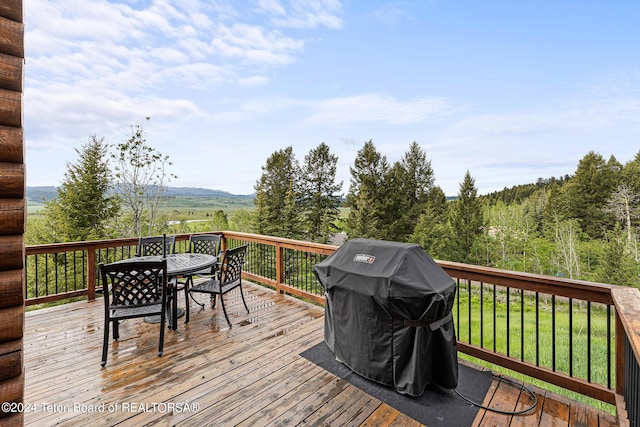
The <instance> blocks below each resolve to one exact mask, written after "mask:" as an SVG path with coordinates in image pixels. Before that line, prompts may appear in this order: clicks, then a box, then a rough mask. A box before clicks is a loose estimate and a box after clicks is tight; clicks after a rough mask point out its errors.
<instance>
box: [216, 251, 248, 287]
mask: <svg viewBox="0 0 640 427" xmlns="http://www.w3.org/2000/svg"><path fill="white" fill-rule="evenodd" d="M246 252H247V245H243V246H238V247H237V248H233V249H227V250H226V251H224V252H223V255H222V262H221V263H220V265H219V270H218V272H219V273H218V274H220V279H219V280H220V283H222V284H223V285H224V284H225V283H232V282H235V281H239V280H241V279H242V265H243V264H244V257H245V254H246Z"/></svg>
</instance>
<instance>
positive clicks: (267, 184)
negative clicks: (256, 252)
mask: <svg viewBox="0 0 640 427" xmlns="http://www.w3.org/2000/svg"><path fill="white" fill-rule="evenodd" d="M255 190H256V197H255V199H254V204H255V205H256V224H255V228H256V232H257V233H259V234H264V235H267V236H279V237H289V238H299V237H302V235H303V230H302V226H301V219H300V213H301V205H300V197H301V193H300V167H299V165H298V161H297V160H296V159H295V156H294V154H293V148H292V147H291V146H289V147H287V148H285V149H284V150H278V151H275V152H274V153H273V154H271V156H270V157H269V158H268V159H267V163H266V165H265V166H263V167H262V175H261V176H260V179H259V180H258V182H257V183H256V185H255Z"/></svg>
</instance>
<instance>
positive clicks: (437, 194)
mask: <svg viewBox="0 0 640 427" xmlns="http://www.w3.org/2000/svg"><path fill="white" fill-rule="evenodd" d="M448 212H449V211H448V207H447V197H446V196H445V194H444V191H442V189H441V188H440V187H434V188H433V190H432V191H431V193H430V194H429V198H428V201H427V205H426V207H425V209H424V211H423V213H422V214H420V216H419V217H418V221H417V222H416V225H415V227H414V229H413V232H412V233H411V235H410V236H409V239H408V240H409V242H412V243H417V244H419V245H420V246H422V247H423V248H424V250H425V251H426V252H427V253H428V254H429V255H431V256H432V257H433V258H438V259H444V258H445V257H446V256H447V246H446V245H447V241H448V239H449V229H448V227H447V226H448V221H447V220H448Z"/></svg>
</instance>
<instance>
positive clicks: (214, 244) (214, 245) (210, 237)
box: [189, 234, 222, 256]
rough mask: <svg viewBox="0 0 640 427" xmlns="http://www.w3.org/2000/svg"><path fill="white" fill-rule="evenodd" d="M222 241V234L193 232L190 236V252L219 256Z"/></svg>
mask: <svg viewBox="0 0 640 427" xmlns="http://www.w3.org/2000/svg"><path fill="white" fill-rule="evenodd" d="M221 242H222V235H221V234H192V235H191V236H189V252H191V253H194V254H208V255H213V256H218V254H219V253H220V243H221Z"/></svg>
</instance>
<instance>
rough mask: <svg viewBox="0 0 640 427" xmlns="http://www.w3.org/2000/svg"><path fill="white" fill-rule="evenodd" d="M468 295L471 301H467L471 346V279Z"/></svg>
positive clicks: (468, 281)
mask: <svg viewBox="0 0 640 427" xmlns="http://www.w3.org/2000/svg"><path fill="white" fill-rule="evenodd" d="M467 291H468V292H467V295H468V298H469V301H467V319H468V322H469V344H471V279H468V280H467Z"/></svg>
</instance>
